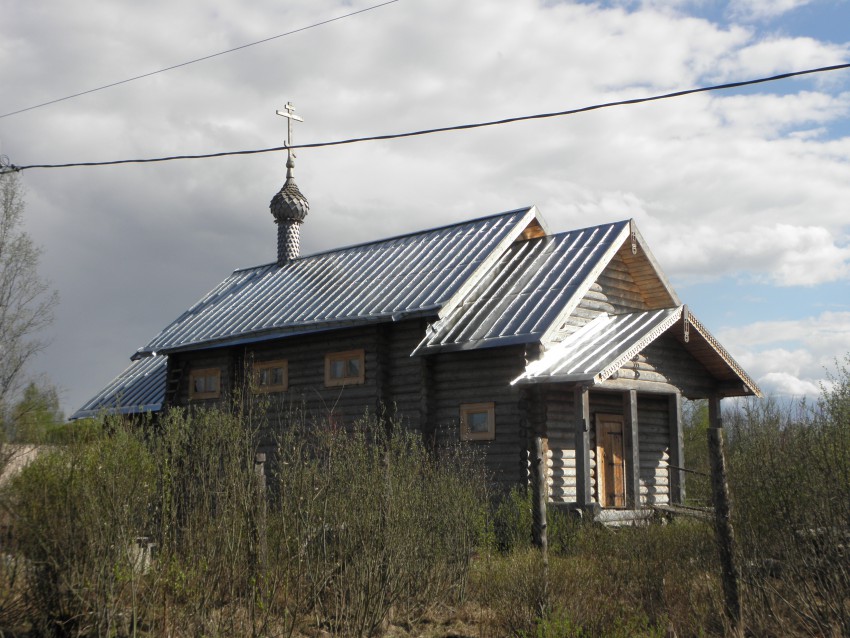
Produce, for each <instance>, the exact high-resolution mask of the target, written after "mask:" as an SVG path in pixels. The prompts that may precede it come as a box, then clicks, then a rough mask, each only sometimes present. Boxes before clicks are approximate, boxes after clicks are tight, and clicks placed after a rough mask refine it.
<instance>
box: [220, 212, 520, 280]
mask: <svg viewBox="0 0 850 638" xmlns="http://www.w3.org/2000/svg"><path fill="white" fill-rule="evenodd" d="M532 208H534V205H533V204H530V205H528V206H520V207H519V208H515V209H513V210H506V211H503V212H501V213H493V214H490V215H483V216H482V217H474V218H472V219H466V220H463V221H459V222H454V223H451V224H443V225H442V226H434V227H433V228H423V229H422V230H414V231H410V232H409V233H401V234H399V235H391V236H389V237H382V238H381V239H373V240H371V241H364V242H360V243H359V244H349V245H347V246H337V247H336V248H328V249H326V250H320V251H318V252H315V253H310V254H309V255H302V256H301V257H298V258H297V259H292V260H290V261H288V262H286V264H283V265H282V266H281V268H284V267H286V266H287V265H288V264H297V263H298V262H302V261H308V260H310V259H312V258H314V257H321V256H322V255H330V254H333V253H340V252H346V251H348V250H352V249H354V248H362V247H364V246H372V245H376V244H383V243H385V242H390V241H396V240H398V239H404V238H406V237H414V236H416V235H426V234H428V233H433V232H436V231H440V230H446V229H448V228H454V227H456V226H466V225H468V224H475V223H477V222H483V221H485V220H487V219H495V218H496V217H507V216H508V215H515V214H516V213H521V212H528V211H529V210H531V209H532ZM269 266H277V262H276V261H270V262H267V263H264V264H258V265H256V266H244V267H242V268H237V269H235V270H234V271H233V272H232V273H231V276H232V275H235V274H236V273H238V272H247V271H250V270H259V269H261V268H268V267H269Z"/></svg>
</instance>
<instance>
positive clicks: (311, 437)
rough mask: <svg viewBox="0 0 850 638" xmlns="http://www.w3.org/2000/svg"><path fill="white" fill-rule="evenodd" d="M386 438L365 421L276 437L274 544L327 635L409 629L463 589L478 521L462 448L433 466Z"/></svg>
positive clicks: (419, 452)
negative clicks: (292, 566) (349, 427)
mask: <svg viewBox="0 0 850 638" xmlns="http://www.w3.org/2000/svg"><path fill="white" fill-rule="evenodd" d="M393 431H394V433H393V434H392V436H388V434H387V432H388V430H387V429H386V428H385V424H384V423H381V422H380V420H378V419H376V418H374V417H366V418H364V419H363V420H362V421H361V422H360V423H358V424H357V426H356V427H355V429H354V431H353V432H352V433H349V434H346V433H341V432H339V431H336V430H333V429H332V428H320V429H316V428H313V429H307V430H306V431H305V430H303V429H302V430H299V429H293V430H289V431H286V432H284V433H282V435H281V441H280V446H279V452H278V468H279V470H278V471H279V474H278V476H277V478H276V487H277V493H278V502H277V504H276V512H275V514H274V516H275V520H276V521H277V525H278V527H279V529H280V530H281V532H282V533H281V537H280V538H278V539H276V542H278V547H279V548H281V549H283V550H284V551H285V552H286V553H287V555H288V560H290V561H293V562H295V563H297V564H299V565H302V568H301V570H300V571H301V572H302V573H301V574H298V577H299V581H298V582H297V583H294V584H293V586H292V590H293V591H298V592H303V593H302V598H304V599H305V603H304V604H306V605H307V606H308V607H312V608H314V609H315V610H316V613H317V615H318V616H319V617H320V618H321V619H322V622H324V623H326V624H327V625H328V626H329V628H331V629H332V630H333V631H334V632H336V633H340V634H345V635H366V634H369V633H372V632H374V631H375V630H376V629H377V628H378V627H380V626H381V625H382V624H384V623H386V622H388V621H389V620H390V617H391V616H394V618H395V620H397V621H404V622H413V621H415V620H416V619H417V618H419V617H420V616H421V614H422V613H423V612H424V611H426V610H427V609H428V608H429V607H431V606H433V605H436V604H445V603H449V602H458V601H460V600H462V598H463V595H464V592H465V586H466V580H467V573H468V569H469V562H470V557H471V555H472V553H473V550H474V548H475V546H476V543H477V541H478V532H479V530H478V527H477V521H479V520H481V519H482V518H483V517H484V514H483V511H482V510H483V507H484V505H483V504H484V503H485V498H484V494H483V490H484V481H483V475H482V473H481V470H480V466H479V464H478V463H476V462H475V461H474V460H473V459H471V458H470V457H469V456H468V454H467V453H465V452H464V449H463V448H457V449H453V450H443V451H441V454H440V456H439V458H437V459H435V458H433V457H432V456H431V455H430V454H429V453H428V452H427V451H426V449H425V448H424V446H423V444H422V442H421V438H420V437H419V436H418V435H416V434H415V433H412V432H409V431H407V430H405V429H403V428H400V427H394V428H393ZM284 539H289V542H288V544H286V545H285V546H284V545H283V544H281V542H282V541H283V540H284ZM292 541H296V542H297V543H298V544H297V546H295V545H293V543H292Z"/></svg>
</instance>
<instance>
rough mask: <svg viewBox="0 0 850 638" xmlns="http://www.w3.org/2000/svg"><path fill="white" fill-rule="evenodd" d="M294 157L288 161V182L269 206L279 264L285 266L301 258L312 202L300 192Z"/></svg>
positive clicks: (290, 157)
mask: <svg viewBox="0 0 850 638" xmlns="http://www.w3.org/2000/svg"><path fill="white" fill-rule="evenodd" d="M293 168H295V162H294V161H293V159H292V155H290V156H289V158H287V160H286V181H285V182H284V183H283V188H281V189H280V191H278V193H277V195H275V196H274V197H272V201H271V203H270V204H269V208H270V209H271V212H272V215H273V216H274V221H275V223H276V224H277V263H278V265H283V264H285V263H286V262H288V261H292V260H293V259H298V258H299V257H300V256H301V224H302V223H303V221H304V218H305V217H307V213H308V212H309V211H310V202H308V201H307V198H306V197H304V195H302V194H301V191H300V190H298V186H297V185H296V184H295V179H293V177H292V169H293Z"/></svg>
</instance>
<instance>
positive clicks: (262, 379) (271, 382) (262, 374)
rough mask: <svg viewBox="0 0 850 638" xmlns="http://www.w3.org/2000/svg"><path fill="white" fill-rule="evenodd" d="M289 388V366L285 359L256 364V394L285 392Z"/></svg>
mask: <svg viewBox="0 0 850 638" xmlns="http://www.w3.org/2000/svg"><path fill="white" fill-rule="evenodd" d="M288 387H289V366H288V364H287V361H286V360H285V359H279V360H277V361H262V362H258V363H254V390H255V391H256V392H285V391H286V390H287V389H288Z"/></svg>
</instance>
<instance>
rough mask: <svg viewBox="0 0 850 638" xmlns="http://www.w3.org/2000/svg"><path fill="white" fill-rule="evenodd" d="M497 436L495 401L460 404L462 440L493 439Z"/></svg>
mask: <svg viewBox="0 0 850 638" xmlns="http://www.w3.org/2000/svg"><path fill="white" fill-rule="evenodd" d="M495 438H496V404H495V403H492V402H491V403H464V404H463V405H461V406H460V440H461V441H492V440H493V439H495Z"/></svg>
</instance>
